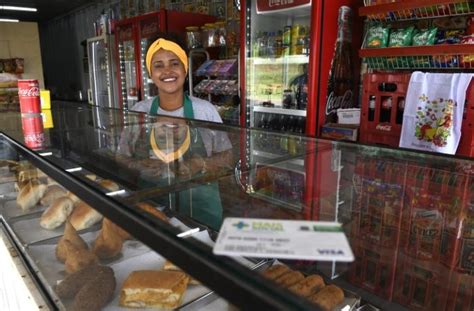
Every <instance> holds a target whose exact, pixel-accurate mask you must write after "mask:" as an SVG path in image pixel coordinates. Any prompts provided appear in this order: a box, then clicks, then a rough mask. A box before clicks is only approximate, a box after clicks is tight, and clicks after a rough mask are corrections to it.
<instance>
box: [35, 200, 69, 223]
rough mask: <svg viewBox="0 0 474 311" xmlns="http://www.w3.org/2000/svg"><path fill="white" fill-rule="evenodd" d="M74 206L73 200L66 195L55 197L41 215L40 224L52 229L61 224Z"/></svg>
mask: <svg viewBox="0 0 474 311" xmlns="http://www.w3.org/2000/svg"><path fill="white" fill-rule="evenodd" d="M73 208H74V202H73V201H72V200H71V199H69V198H68V197H62V198H58V199H56V200H55V201H54V202H53V204H51V206H50V207H48V208H47V209H46V210H45V211H44V212H43V215H41V219H40V226H41V227H43V228H45V229H48V230H53V229H55V228H57V227H59V226H61V225H62V224H63V223H64V222H65V221H66V219H67V218H68V217H69V215H71V213H72V210H73Z"/></svg>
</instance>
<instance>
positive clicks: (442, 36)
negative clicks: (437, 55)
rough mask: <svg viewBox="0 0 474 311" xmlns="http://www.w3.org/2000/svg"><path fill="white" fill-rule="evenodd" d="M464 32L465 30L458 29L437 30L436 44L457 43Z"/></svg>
mask: <svg viewBox="0 0 474 311" xmlns="http://www.w3.org/2000/svg"><path fill="white" fill-rule="evenodd" d="M465 34H466V32H465V30H459V29H457V30H444V31H438V34H437V36H436V44H459V43H461V40H462V38H463V36H464V35H465Z"/></svg>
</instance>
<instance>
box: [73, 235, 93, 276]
mask: <svg viewBox="0 0 474 311" xmlns="http://www.w3.org/2000/svg"><path fill="white" fill-rule="evenodd" d="M64 246H65V248H66V261H65V262H64V265H65V270H66V272H67V273H74V272H76V271H79V270H81V269H83V268H85V267H87V266H91V265H96V264H98V263H99V259H98V258H97V256H96V255H95V254H94V253H93V252H91V251H89V250H88V249H84V248H78V247H76V246H75V245H74V244H72V243H71V242H70V241H69V240H66V241H64Z"/></svg>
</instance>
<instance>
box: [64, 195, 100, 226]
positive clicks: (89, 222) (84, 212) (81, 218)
mask: <svg viewBox="0 0 474 311" xmlns="http://www.w3.org/2000/svg"><path fill="white" fill-rule="evenodd" d="M101 220H102V215H101V214H100V213H99V212H98V211H96V210H95V209H93V208H92V207H90V206H89V205H87V204H86V203H85V202H83V201H79V202H77V203H76V204H75V205H74V211H73V212H72V214H71V217H70V218H69V221H70V222H71V224H72V225H73V227H74V228H75V229H76V230H83V229H86V228H89V227H91V226H93V225H95V224H96V223H98V222H99V221H101Z"/></svg>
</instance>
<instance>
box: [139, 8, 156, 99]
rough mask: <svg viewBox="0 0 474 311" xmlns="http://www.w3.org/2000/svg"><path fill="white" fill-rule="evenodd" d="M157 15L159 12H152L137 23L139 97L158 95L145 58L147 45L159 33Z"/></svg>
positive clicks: (146, 97)
mask: <svg viewBox="0 0 474 311" xmlns="http://www.w3.org/2000/svg"><path fill="white" fill-rule="evenodd" d="M159 17H160V15H159V14H153V15H150V16H147V18H146V19H142V20H141V21H140V23H139V27H140V28H139V39H140V55H139V56H138V57H139V60H140V78H141V82H142V83H141V87H142V89H141V94H142V98H141V99H148V98H152V97H154V96H156V95H158V89H157V87H156V86H155V84H154V83H153V81H152V80H151V79H150V77H149V75H148V71H147V69H146V64H145V58H146V52H147V50H148V46H149V45H150V44H151V43H152V40H154V39H156V37H157V35H158V34H159V33H160V29H161V27H160V26H161V25H160V18H159Z"/></svg>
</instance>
